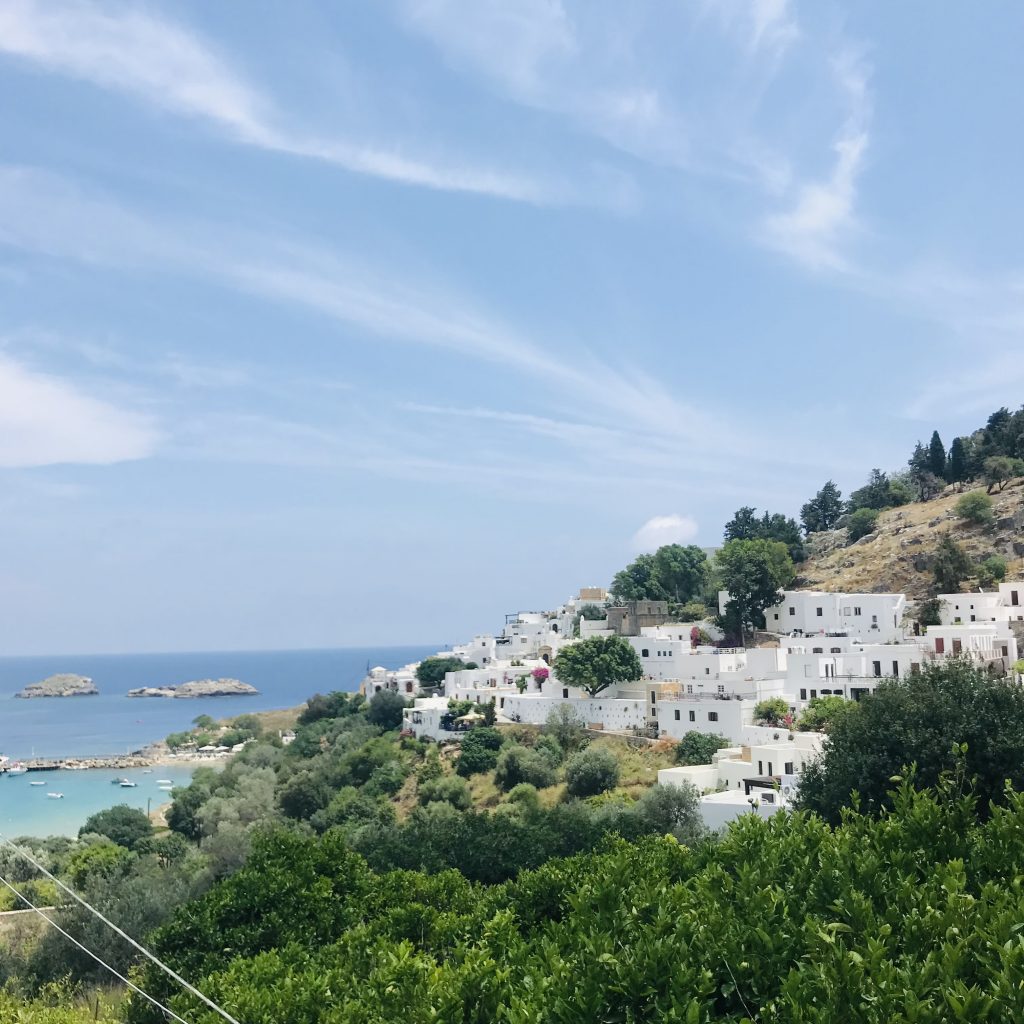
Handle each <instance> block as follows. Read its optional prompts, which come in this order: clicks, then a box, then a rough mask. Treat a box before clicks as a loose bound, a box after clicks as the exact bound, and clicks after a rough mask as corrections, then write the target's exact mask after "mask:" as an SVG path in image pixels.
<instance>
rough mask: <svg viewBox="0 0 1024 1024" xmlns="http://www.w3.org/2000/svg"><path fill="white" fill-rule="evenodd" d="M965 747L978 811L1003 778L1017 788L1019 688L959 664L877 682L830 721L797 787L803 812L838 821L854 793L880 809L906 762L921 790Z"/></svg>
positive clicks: (1021, 771) (1023, 699) (1023, 784)
mask: <svg viewBox="0 0 1024 1024" xmlns="http://www.w3.org/2000/svg"><path fill="white" fill-rule="evenodd" d="M962 744H966V745H967V751H966V763H967V771H968V772H969V773H970V775H971V776H972V777H974V778H975V779H976V783H975V785H976V788H977V792H978V797H979V800H980V807H981V810H982V813H985V811H986V807H987V805H988V803H989V801H992V800H999V799H1000V798H1001V796H1002V792H1003V785H1004V783H1005V782H1006V780H1010V782H1011V783H1012V784H1013V786H1014V788H1015V789H1021V790H1024V761H1022V760H1021V751H1022V750H1024V689H1022V688H1021V687H1020V686H1018V685H1016V684H1015V683H1012V682H1010V681H1008V680H1005V679H1001V678H993V677H991V676H989V675H988V673H987V672H985V671H984V670H982V669H979V668H976V667H974V666H973V665H972V664H970V662H968V661H966V660H961V659H959V658H955V659H954V658H951V659H949V660H947V661H946V662H945V663H944V664H942V665H933V666H929V667H928V668H926V669H925V670H924V671H923V672H921V673H920V674H918V675H911V676H908V677H907V678H905V679H892V680H886V681H885V682H883V683H882V684H881V685H880V686H879V687H878V688H877V689H876V690H875V692H874V694H873V695H871V696H868V697H865V698H864V699H863V700H861V701H859V702H857V703H851V704H848V705H847V706H846V709H845V710H844V711H843V713H842V714H840V715H839V716H838V717H834V718H833V719H832V722H831V726H830V730H829V735H828V740H827V741H826V743H825V747H824V751H823V754H822V757H821V758H820V760H818V761H817V762H815V763H813V764H810V765H808V766H807V767H806V768H805V769H804V772H803V775H802V778H801V781H800V799H801V802H802V804H803V806H804V807H805V808H807V809H808V810H812V811H816V812H817V813H818V814H820V815H822V817H824V818H825V819H826V820H828V821H833V822H836V821H839V819H840V816H841V814H842V811H843V808H845V807H847V806H849V804H850V795H851V793H852V792H854V791H856V793H857V795H858V801H859V806H860V807H861V808H862V809H863V810H865V811H867V812H875V811H877V810H878V809H879V808H882V807H885V806H887V805H888V803H889V800H890V790H891V788H892V779H893V776H896V775H899V774H900V773H901V772H902V770H903V768H904V767H905V766H907V765H910V764H914V765H916V768H917V773H918V778H919V779H920V781H921V784H922V785H934V784H935V783H937V782H938V780H939V778H940V777H941V775H942V773H943V772H947V771H950V770H951V769H952V768H953V766H954V764H955V761H956V756H957V755H956V754H955V753H954V752H953V751H954V747H959V746H960V745H962Z"/></svg>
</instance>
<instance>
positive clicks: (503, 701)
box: [498, 697, 505, 708]
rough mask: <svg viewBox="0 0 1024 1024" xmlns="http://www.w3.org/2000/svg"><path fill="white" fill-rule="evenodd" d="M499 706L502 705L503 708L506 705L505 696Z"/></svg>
mask: <svg viewBox="0 0 1024 1024" xmlns="http://www.w3.org/2000/svg"><path fill="white" fill-rule="evenodd" d="M498 706H499V707H502V708H503V707H504V706H505V698H504V697H502V698H501V704H499V705H498Z"/></svg>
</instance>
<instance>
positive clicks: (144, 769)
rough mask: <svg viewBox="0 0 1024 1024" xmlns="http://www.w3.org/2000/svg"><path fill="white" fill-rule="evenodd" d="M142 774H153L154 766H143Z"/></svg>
mask: <svg viewBox="0 0 1024 1024" xmlns="http://www.w3.org/2000/svg"><path fill="white" fill-rule="evenodd" d="M142 774H143V775H152V774H153V769H152V768H143V769H142Z"/></svg>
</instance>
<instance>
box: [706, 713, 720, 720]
mask: <svg viewBox="0 0 1024 1024" xmlns="http://www.w3.org/2000/svg"><path fill="white" fill-rule="evenodd" d="M708 721H709V722H717V721H718V712H717V711H709V712H708Z"/></svg>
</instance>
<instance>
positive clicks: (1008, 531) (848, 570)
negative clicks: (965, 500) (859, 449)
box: [796, 480, 1024, 598]
mask: <svg viewBox="0 0 1024 1024" xmlns="http://www.w3.org/2000/svg"><path fill="white" fill-rule="evenodd" d="M981 491H982V493H984V487H982V488H981ZM965 493H966V492H965ZM961 497H962V494H960V493H956V492H954V491H953V490H952V489H951V488H947V491H946V493H945V494H943V495H941V496H940V497H938V498H935V499H933V500H932V501H927V502H920V503H915V504H912V505H904V506H903V507H902V508H895V509H891V510H889V511H888V512H883V513H882V514H881V516H879V519H878V526H877V528H876V531H875V533H872V534H870V535H869V536H867V537H863V538H862V539H861V540H859V541H857V542H856V543H854V544H852V545H850V546H848V547H847V546H846V531H845V530H834V531H831V532H829V533H822V534H815V535H813V536H812V538H811V541H810V543H809V544H808V550H809V551H810V552H811V556H810V557H809V558H808V559H807V561H806V562H804V563H803V564H802V565H800V566H799V572H800V575H799V578H798V580H797V582H796V586H798V587H804V588H813V589H817V590H843V591H848V592H854V593H858V592H859V593H905V594H907V596H908V597H913V598H924V597H928V596H929V593H930V588H931V586H932V573H931V563H932V556H933V554H934V551H935V548H936V546H937V545H938V543H939V541H940V539H941V538H942V537H943V536H944V535H945V534H951V535H952V536H953V537H954V539H955V540H956V541H957V543H959V544H961V545H962V546H963V547H964V548H965V549H966V551H967V552H968V554H969V555H970V556H971V559H972V560H973V561H974V562H975V563H977V562H980V561H982V560H983V559H985V558H988V557H989V556H990V555H1002V557H1003V558H1005V559H1006V561H1007V563H1008V565H1009V572H1008V575H1007V579H1019V578H1022V577H1024V480H1015V481H1013V482H1012V483H1011V484H1009V485H1008V486H1007V487H1006V488H1005V489H1004V490H1003V491H1002V492H1000V493H998V494H993V495H992V496H991V497H992V502H993V512H994V521H993V522H992V523H991V524H990V525H987V526H975V525H972V524H970V523H965V522H963V521H961V520H960V519H958V518H957V516H956V512H955V507H956V503H957V502H958V501H959V500H960V498H961ZM964 586H965V587H976V586H977V581H976V580H966V581H965V582H964Z"/></svg>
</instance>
